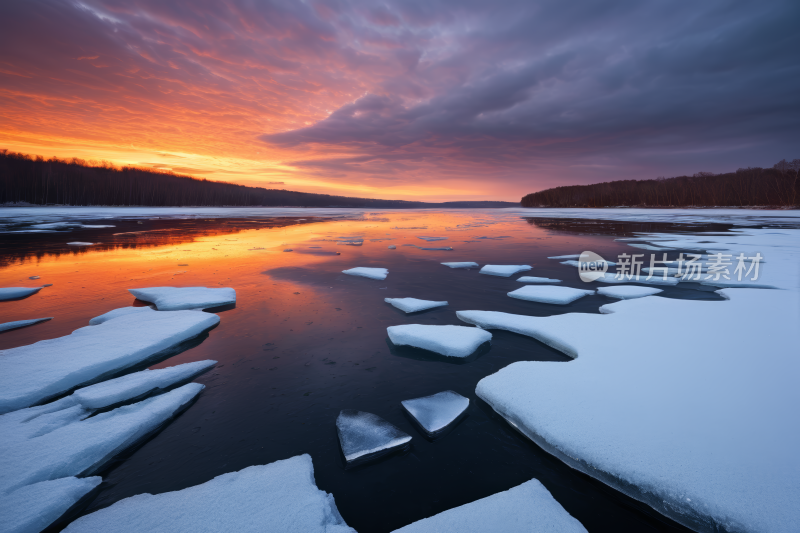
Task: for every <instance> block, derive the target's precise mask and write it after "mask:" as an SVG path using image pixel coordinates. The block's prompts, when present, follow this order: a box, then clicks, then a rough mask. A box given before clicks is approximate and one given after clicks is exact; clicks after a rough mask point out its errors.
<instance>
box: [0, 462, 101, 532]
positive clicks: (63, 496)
mask: <svg viewBox="0 0 800 533" xmlns="http://www.w3.org/2000/svg"><path fill="white" fill-rule="evenodd" d="M102 481H103V479H102V478H100V477H96V476H95V477H85V478H77V477H63V478H60V479H53V480H48V481H40V482H39V483H34V484H32V485H26V486H24V487H21V488H19V489H17V490H15V491H14V492H12V493H10V494H6V495H4V496H3V497H2V498H0V531H4V532H5V533H39V532H40V531H42V530H44V529H45V528H46V527H47V526H49V525H50V524H52V523H53V522H55V521H56V520H57V519H58V518H59V517H60V516H61V515H63V514H64V513H65V512H67V511H68V510H69V509H70V508H71V507H72V506H73V505H75V504H76V503H78V501H79V500H80V499H81V498H83V497H84V496H86V495H87V494H88V493H89V492H91V491H92V489H94V488H95V487H97V485H99V484H100V483H101V482H102Z"/></svg>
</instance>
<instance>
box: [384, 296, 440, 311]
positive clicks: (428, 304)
mask: <svg viewBox="0 0 800 533" xmlns="http://www.w3.org/2000/svg"><path fill="white" fill-rule="evenodd" d="M383 301H384V302H386V303H389V304H392V305H393V306H395V307H396V308H398V309H400V310H401V311H404V312H406V313H416V312H417V311H425V310H426V309H433V308H434V307H442V306H445V305H447V302H434V301H432V300H418V299H416V298H384V299H383Z"/></svg>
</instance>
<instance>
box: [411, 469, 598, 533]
mask: <svg viewBox="0 0 800 533" xmlns="http://www.w3.org/2000/svg"><path fill="white" fill-rule="evenodd" d="M451 532H452V533H586V529H585V528H584V527H583V526H582V525H581V523H580V522H578V521H577V520H575V518H573V517H572V516H571V515H570V514H569V513H567V512H566V511H565V510H564V508H563V507H561V505H559V503H558V502H557V501H556V500H555V499H553V497H552V496H551V495H550V493H549V492H548V491H547V489H546V488H544V485H542V484H541V483H539V481H538V480H536V479H531V480H530V481H527V482H525V483H523V484H522V485H519V486H516V487H514V488H512V489H509V490H507V491H504V492H498V493H497V494H492V495H491V496H487V497H486V498H482V499H480V500H477V501H474V502H472V503H468V504H466V505H462V506H460V507H456V508H454V509H449V510H447V511H444V512H443V513H439V514H437V515H434V516H432V517H430V518H424V519H422V520H419V521H417V522H414V523H413V524H409V525H407V526H405V527H402V528H400V529H397V530H395V533H451Z"/></svg>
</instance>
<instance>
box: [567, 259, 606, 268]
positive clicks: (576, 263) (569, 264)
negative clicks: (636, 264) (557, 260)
mask: <svg viewBox="0 0 800 533" xmlns="http://www.w3.org/2000/svg"><path fill="white" fill-rule="evenodd" d="M598 263H605V264H606V265H608V266H614V265H616V263H615V262H613V261H598ZM561 264H562V265H567V266H573V267H578V268H580V266H581V263H580V261H577V260H576V261H573V260H569V261H561Z"/></svg>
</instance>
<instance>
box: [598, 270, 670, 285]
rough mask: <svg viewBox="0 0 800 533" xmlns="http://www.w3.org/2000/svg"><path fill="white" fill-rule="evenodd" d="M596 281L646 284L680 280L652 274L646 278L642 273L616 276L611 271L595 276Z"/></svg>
mask: <svg viewBox="0 0 800 533" xmlns="http://www.w3.org/2000/svg"><path fill="white" fill-rule="evenodd" d="M596 281H599V282H601V283H614V284H618V283H644V284H646V285H677V284H678V281H680V280H679V279H678V278H671V277H666V278H665V277H664V276H663V275H654V276H653V277H651V278H650V279H648V275H647V274H644V273H643V274H640V275H638V276H636V275H631V276H628V275H627V274H622V275H620V277H617V275H616V274H615V273H613V272H606V273H605V274H603V275H602V276H600V277H599V278H597V280H596Z"/></svg>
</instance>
